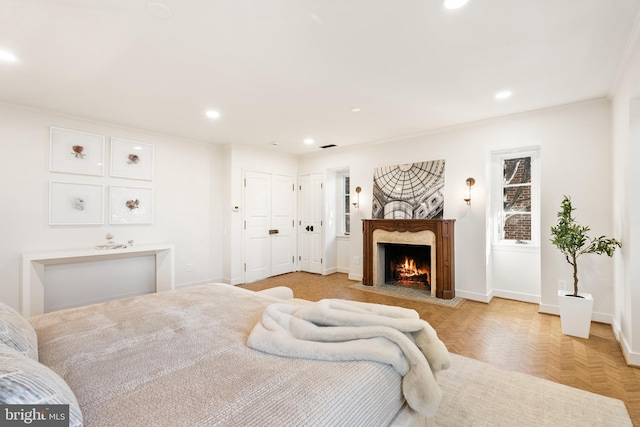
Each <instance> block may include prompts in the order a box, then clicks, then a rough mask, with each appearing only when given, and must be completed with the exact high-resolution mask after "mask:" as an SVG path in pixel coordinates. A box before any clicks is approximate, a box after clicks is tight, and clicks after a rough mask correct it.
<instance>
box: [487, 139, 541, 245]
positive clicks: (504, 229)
mask: <svg viewBox="0 0 640 427" xmlns="http://www.w3.org/2000/svg"><path fill="white" fill-rule="evenodd" d="M537 159H538V150H531V149H528V150H522V151H520V150H518V151H510V152H501V153H494V155H493V162H492V164H493V167H494V168H495V172H496V173H495V175H494V176H495V181H494V183H495V184H496V185H495V187H496V192H495V193H494V194H495V198H496V202H495V203H494V204H493V209H494V218H495V219H496V227H495V228H496V233H495V240H494V243H499V244H532V243H533V244H537V243H538V237H537V236H538V224H539V219H538V216H539V215H538V210H537V206H538V196H537V195H538V191H537V187H538V178H537Z"/></svg>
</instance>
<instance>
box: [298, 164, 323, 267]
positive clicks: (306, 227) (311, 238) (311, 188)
mask: <svg viewBox="0 0 640 427" xmlns="http://www.w3.org/2000/svg"><path fill="white" fill-rule="evenodd" d="M322 190H323V184H322V175H321V174H319V173H318V174H310V175H302V176H300V204H299V206H298V214H299V218H300V219H299V224H298V225H299V226H300V232H299V237H298V242H299V246H300V255H299V261H300V270H302V271H307V272H309V273H318V274H321V273H322V236H323V233H322V227H323V221H322V212H323V209H322V206H323V197H322Z"/></svg>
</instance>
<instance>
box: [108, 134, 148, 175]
mask: <svg viewBox="0 0 640 427" xmlns="http://www.w3.org/2000/svg"><path fill="white" fill-rule="evenodd" d="M111 176H114V177H118V178H131V179H144V180H147V181H151V180H152V179H153V144H145V143H143V142H136V141H129V140H126V139H121V138H111Z"/></svg>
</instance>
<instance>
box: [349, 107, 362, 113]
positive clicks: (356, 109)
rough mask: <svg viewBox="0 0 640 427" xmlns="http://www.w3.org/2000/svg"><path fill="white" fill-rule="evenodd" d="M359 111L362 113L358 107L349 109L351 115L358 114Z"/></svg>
mask: <svg viewBox="0 0 640 427" xmlns="http://www.w3.org/2000/svg"><path fill="white" fill-rule="evenodd" d="M360 111H362V110H360V107H353V108H352V109H351V112H353V113H359V112H360Z"/></svg>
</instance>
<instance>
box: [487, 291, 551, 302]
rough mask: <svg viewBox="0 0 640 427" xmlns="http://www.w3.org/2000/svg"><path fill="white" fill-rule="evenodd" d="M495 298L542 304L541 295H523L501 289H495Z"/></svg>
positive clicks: (493, 292)
mask: <svg viewBox="0 0 640 427" xmlns="http://www.w3.org/2000/svg"><path fill="white" fill-rule="evenodd" d="M492 294H493V296H494V297H497V298H504V299H510V300H514V301H522V302H529V303H533V304H540V295H532V294H523V293H520V292H512V291H502V290H500V289H494V290H493V291H492Z"/></svg>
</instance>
